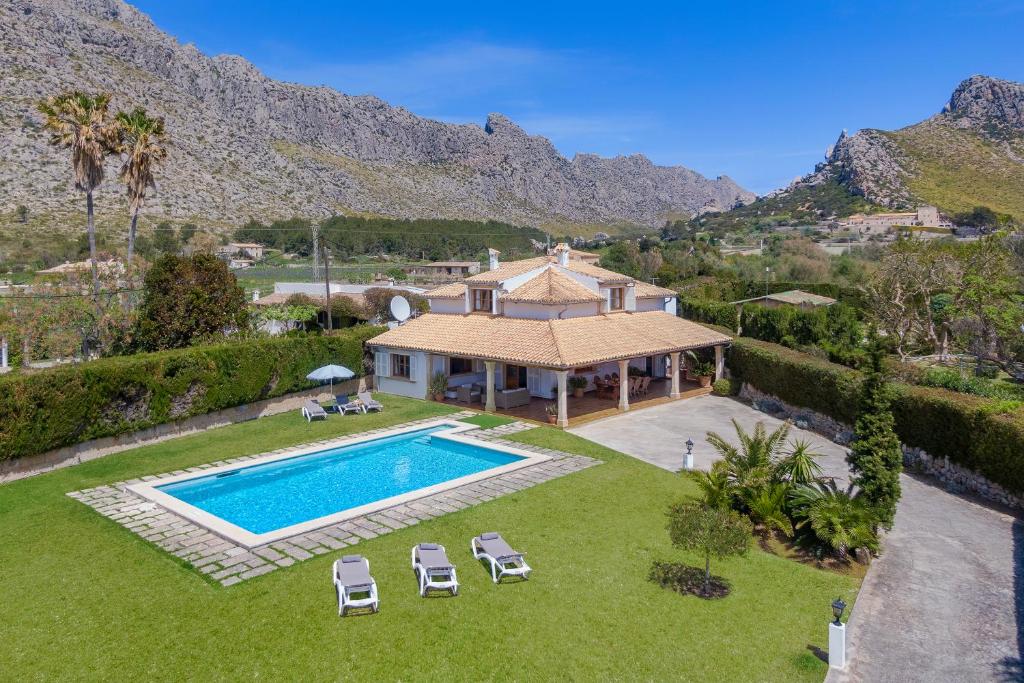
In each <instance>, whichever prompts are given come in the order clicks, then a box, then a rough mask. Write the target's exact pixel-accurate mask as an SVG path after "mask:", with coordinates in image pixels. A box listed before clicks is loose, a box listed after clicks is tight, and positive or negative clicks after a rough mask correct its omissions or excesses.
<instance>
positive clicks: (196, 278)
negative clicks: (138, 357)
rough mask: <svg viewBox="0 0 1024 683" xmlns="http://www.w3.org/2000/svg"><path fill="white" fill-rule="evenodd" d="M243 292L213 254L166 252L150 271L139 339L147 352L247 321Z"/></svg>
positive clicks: (187, 342)
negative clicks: (185, 254)
mask: <svg viewBox="0 0 1024 683" xmlns="http://www.w3.org/2000/svg"><path fill="white" fill-rule="evenodd" d="M248 316H249V312H248V309H247V307H246V300H245V292H244V291H242V288H241V287H239V286H238V281H237V280H236V279H235V276H234V275H233V274H232V273H231V271H229V270H228V267H227V265H226V264H225V263H224V262H223V261H221V260H220V259H218V258H217V257H215V256H211V255H209V254H193V255H192V256H189V257H181V256H174V255H170V254H167V255H164V256H162V257H160V258H159V259H158V260H157V261H156V263H154V264H153V267H152V268H150V269H149V272H148V273H146V279H145V284H144V286H143V299H142V306H141V307H140V309H139V319H138V323H137V328H136V335H135V338H136V340H137V343H138V345H139V346H140V347H141V348H142V349H144V350H147V351H159V350H162V349H175V348H180V347H183V346H189V345H191V344H194V343H196V342H199V341H203V340H204V339H208V338H211V337H217V336H220V335H223V334H227V333H229V332H233V331H238V330H241V329H243V328H245V327H246V325H247V324H248Z"/></svg>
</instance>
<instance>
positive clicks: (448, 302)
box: [430, 299, 466, 313]
mask: <svg viewBox="0 0 1024 683" xmlns="http://www.w3.org/2000/svg"><path fill="white" fill-rule="evenodd" d="M430 311H431V313H465V312H466V300H465V299H431V300H430Z"/></svg>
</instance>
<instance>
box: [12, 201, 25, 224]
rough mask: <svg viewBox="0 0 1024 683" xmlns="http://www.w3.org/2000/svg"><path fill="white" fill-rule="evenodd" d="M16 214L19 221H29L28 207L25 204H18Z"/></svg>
mask: <svg viewBox="0 0 1024 683" xmlns="http://www.w3.org/2000/svg"><path fill="white" fill-rule="evenodd" d="M14 213H15V215H16V216H17V217H18V222H19V223H28V207H27V206H25V205H24V204H18V208H16V209H15V210H14Z"/></svg>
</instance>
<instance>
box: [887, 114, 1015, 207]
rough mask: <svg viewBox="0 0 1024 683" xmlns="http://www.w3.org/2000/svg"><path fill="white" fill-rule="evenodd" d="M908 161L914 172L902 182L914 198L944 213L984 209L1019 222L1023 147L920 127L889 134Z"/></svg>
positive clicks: (941, 128) (945, 128)
mask: <svg viewBox="0 0 1024 683" xmlns="http://www.w3.org/2000/svg"><path fill="white" fill-rule="evenodd" d="M888 135H889V136H890V137H891V138H892V139H893V140H895V141H896V142H897V143H898V144H899V145H900V147H901V148H902V149H903V151H904V152H905V153H906V154H907V155H908V156H909V157H910V158H911V159H912V160H913V162H914V164H915V166H916V168H917V171H918V173H917V174H916V175H913V176H911V177H909V178H908V179H907V186H908V187H909V189H910V191H911V192H913V193H914V195H915V196H917V197H920V198H921V199H923V200H924V201H927V202H929V203H932V204H935V205H936V206H938V207H939V208H941V209H943V210H944V211H947V212H958V211H969V210H970V209H972V208H974V207H975V206H987V207H989V208H991V209H993V210H994V211H997V212H999V213H1008V214H1012V215H1013V216H1015V217H1016V218H1017V219H1018V220H1022V219H1024V166H1022V165H1021V164H1020V163H1019V162H1016V161H1014V160H1013V158H1012V156H1017V157H1019V156H1020V155H1021V154H1024V142H1022V141H1020V140H1018V141H1017V142H1015V143H1011V142H1007V143H1004V144H1002V145H1001V144H997V143H994V142H992V141H989V140H986V139H985V138H983V137H981V136H980V135H978V134H976V133H973V132H970V131H966V130H961V129H957V128H952V127H950V126H943V125H940V124H936V123H928V122H925V123H921V124H918V125H916V126H910V127H908V128H904V129H902V130H898V131H895V132H893V133H888Z"/></svg>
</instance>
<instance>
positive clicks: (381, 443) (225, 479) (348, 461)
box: [157, 426, 522, 534]
mask: <svg viewBox="0 0 1024 683" xmlns="http://www.w3.org/2000/svg"><path fill="white" fill-rule="evenodd" d="M447 429H450V427H446V426H441V427H432V428H429V429H424V430H419V431H415V432H408V433H406V434H400V435H397V436H390V437H385V438H382V439H376V440H374V441H367V442H364V443H361V444H355V445H351V446H340V447H338V448H331V449H328V450H324V451H318V452H316V453H309V454H307V455H301V456H297V457H294V458H288V459H286V460H278V461H277V462H272V463H266V464H263V465H252V466H249V467H244V466H243V467H239V468H238V469H235V470H229V471H228V472H224V473H221V474H216V475H207V476H203V477H196V478H194V479H188V480H185V481H180V482H177V483H173V484H165V485H163V486H158V487H157V488H158V489H159V490H160V491H162V492H164V493H166V494H168V495H171V496H174V497H175V498H178V499H179V500H182V501H185V502H186V503H188V504H190V505H194V506H195V507H197V508H199V509H201V510H204V511H206V512H209V513H210V514H213V515H216V516H217V517H220V518H221V519H224V520H226V521H228V522H231V523H232V524H234V525H236V526H239V527H241V528H243V529H246V530H248V531H251V532H252V533H255V534H262V533H266V532H268V531H274V530H275V529H280V528H282V527H286V526H291V525H293V524H299V523H301V522H307V521H309V520H311V519H317V518H319V517H324V516H326V515H331V514H334V513H336V512H341V511H343V510H348V509H349V508H354V507H358V506H360V505H366V504H367V503H372V502H374V501H378V500H382V499H384V498H390V497H391V496H397V495H400V494H402V493H408V492H410V491H415V490H417V489H421V488H425V487H427V486H433V485H434V484H440V483H442V482H445V481H450V480H452V479H457V478H459V477H464V476H466V475H469V474H475V473H477V472H483V471H484V470H489V469H492V468H495V467H500V466H502V465H507V464H509V463H513V462H516V461H519V460H522V458H520V457H519V456H515V455H511V454H508V453H502V452H500V451H495V450H491V449H489V448H482V447H478V446H473V445H468V444H463V443H458V442H455V441H451V440H449V439H444V438H435V437H433V436H431V434H432V433H434V432H437V431H439V430H440V431H443V430H447Z"/></svg>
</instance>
